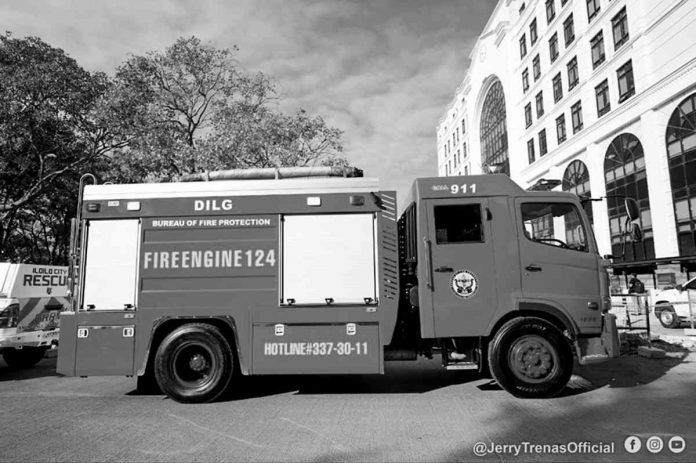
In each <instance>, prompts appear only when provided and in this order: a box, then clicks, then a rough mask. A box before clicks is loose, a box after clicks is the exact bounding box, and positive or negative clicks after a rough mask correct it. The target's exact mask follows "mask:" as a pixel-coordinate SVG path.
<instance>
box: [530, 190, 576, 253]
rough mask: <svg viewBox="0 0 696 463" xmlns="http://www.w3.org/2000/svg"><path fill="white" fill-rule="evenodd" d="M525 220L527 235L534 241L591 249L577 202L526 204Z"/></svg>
mask: <svg viewBox="0 0 696 463" xmlns="http://www.w3.org/2000/svg"><path fill="white" fill-rule="evenodd" d="M522 222H523V223H524V233H525V235H526V236H527V238H529V239H530V240H532V241H534V242H537V243H541V244H545V245H548V246H556V247H560V248H564V249H572V250H575V251H583V252H587V251H588V246H587V233H586V231H585V225H584V223H583V221H582V218H581V216H580V212H579V211H578V208H577V207H576V206H575V205H574V204H571V203H548V202H538V203H524V204H522Z"/></svg>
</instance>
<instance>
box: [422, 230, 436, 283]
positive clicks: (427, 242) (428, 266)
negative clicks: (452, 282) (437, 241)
mask: <svg viewBox="0 0 696 463" xmlns="http://www.w3.org/2000/svg"><path fill="white" fill-rule="evenodd" d="M423 244H424V245H425V246H424V247H425V276H426V278H427V280H426V282H425V285H426V286H427V287H428V288H429V289H434V286H433V273H432V272H433V264H432V262H431V260H430V253H431V252H432V249H431V247H432V245H431V244H430V240H429V239H428V238H427V237H423Z"/></svg>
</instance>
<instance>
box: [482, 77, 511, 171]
mask: <svg viewBox="0 0 696 463" xmlns="http://www.w3.org/2000/svg"><path fill="white" fill-rule="evenodd" d="M505 117H506V112H505V95H504V94H503V85H502V84H501V83H500V81H499V80H496V81H495V83H494V84H493V85H491V88H490V90H488V93H487V94H486V98H485V99H484V101H483V109H482V111H481V132H480V137H481V160H482V163H481V164H482V165H483V167H484V169H487V168H488V169H490V168H491V166H493V165H495V166H496V172H497V173H502V174H506V175H510V161H509V158H508V139H507V125H506V123H505ZM484 172H485V170H484Z"/></svg>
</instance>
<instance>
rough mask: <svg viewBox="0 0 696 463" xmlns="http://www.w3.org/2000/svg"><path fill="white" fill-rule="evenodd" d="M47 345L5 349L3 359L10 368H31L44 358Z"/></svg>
mask: <svg viewBox="0 0 696 463" xmlns="http://www.w3.org/2000/svg"><path fill="white" fill-rule="evenodd" d="M46 350H48V348H47V347H24V348H22V349H12V348H10V349H5V351H4V352H3V354H2V358H3V360H5V363H7V365H8V366H9V367H10V368H15V369H17V370H20V369H23V368H31V367H33V366H34V365H36V364H37V363H39V362H40V361H41V359H43V358H44V355H45V354H46Z"/></svg>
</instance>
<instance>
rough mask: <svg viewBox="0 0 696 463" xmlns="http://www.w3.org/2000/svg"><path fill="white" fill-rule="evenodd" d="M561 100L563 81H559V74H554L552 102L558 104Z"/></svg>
mask: <svg viewBox="0 0 696 463" xmlns="http://www.w3.org/2000/svg"><path fill="white" fill-rule="evenodd" d="M561 98H563V81H562V80H561V73H560V72H559V73H558V74H556V77H554V78H553V102H554V103H558V102H559V101H561Z"/></svg>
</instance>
